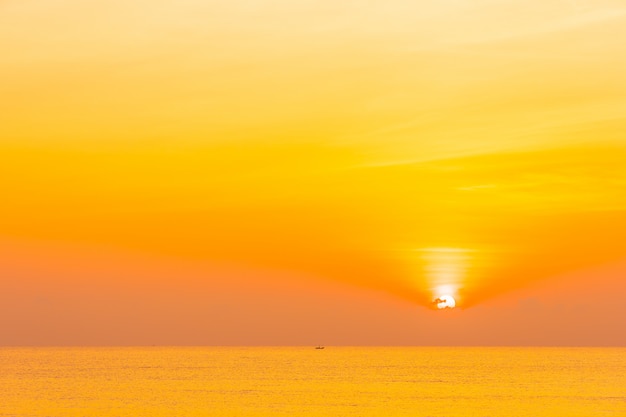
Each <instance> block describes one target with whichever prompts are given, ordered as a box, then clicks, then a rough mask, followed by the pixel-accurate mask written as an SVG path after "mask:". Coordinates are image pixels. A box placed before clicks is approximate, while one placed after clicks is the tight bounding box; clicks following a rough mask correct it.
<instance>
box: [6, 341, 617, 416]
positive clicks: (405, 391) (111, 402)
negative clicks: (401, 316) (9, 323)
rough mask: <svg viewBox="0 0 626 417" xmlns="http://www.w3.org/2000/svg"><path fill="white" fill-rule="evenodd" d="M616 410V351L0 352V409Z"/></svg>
mask: <svg viewBox="0 0 626 417" xmlns="http://www.w3.org/2000/svg"><path fill="white" fill-rule="evenodd" d="M262 415H263V416H265V415H267V416H269V415H272V416H274V415H278V416H280V415H294V416H333V417H339V416H524V417H527V416H585V417H591V416H626V349H625V348H615V349H604V348H348V347H341V348H336V347H327V348H326V349H324V350H315V349H313V347H307V348H0V416H20V417H22V416H24V417H25V416H262Z"/></svg>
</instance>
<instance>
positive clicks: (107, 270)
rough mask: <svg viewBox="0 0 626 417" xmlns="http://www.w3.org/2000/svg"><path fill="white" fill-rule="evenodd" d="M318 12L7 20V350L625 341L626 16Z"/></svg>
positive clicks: (3, 145)
mask: <svg viewBox="0 0 626 417" xmlns="http://www.w3.org/2000/svg"><path fill="white" fill-rule="evenodd" d="M335 3H336V2H330V1H316V2H308V1H303V2H288V1H284V0H276V1H263V2H261V1H246V2H243V1H235V2H228V3H224V4H217V3H207V2H204V1H197V0H183V1H179V2H176V3H174V2H166V1H161V0H157V1H150V2H148V1H143V0H140V1H135V2H132V5H130V4H129V3H128V2H125V1H121V0H120V1H118V0H113V1H107V2H90V4H89V5H87V4H85V3H84V2H81V1H78V0H47V1H44V0H20V1H17V0H9V1H4V2H2V3H0V50H2V51H3V53H2V54H1V55H0V95H1V96H2V100H0V158H1V161H2V163H1V164H0V192H1V193H2V194H1V195H2V204H0V317H2V318H1V319H0V320H1V321H0V324H1V329H2V331H1V332H0V334H1V335H0V344H9V345H11V344H18V345H19V344H153V343H155V344H174V345H176V344H317V343H328V344H332V343H337V344H557V345H558V344H583V345H595V344H598V345H606V344H621V345H623V344H626V338H625V337H626V336H623V335H625V334H626V331H623V330H626V329H625V327H626V326H625V324H626V323H625V319H624V317H626V310H625V308H624V307H622V306H621V305H622V304H623V303H622V302H621V298H623V296H624V295H626V269H625V266H624V263H623V262H624V261H625V260H626V244H624V242H623V240H624V236H626V163H625V161H626V133H625V132H626V118H625V115H626V79H625V78H624V77H623V74H624V73H626V44H625V43H624V42H623V41H622V40H623V39H625V38H626V6H624V4H623V3H622V2H620V1H610V0H600V1H594V2H591V1H583V0H580V1H569V0H568V1H560V0H548V1H541V2H539V1H530V2H529V1H518V0H510V1H506V2H501V3H498V4H494V3H492V2H489V1H486V0H484V1H483V0H479V1H472V2H469V1H459V0H449V1H442V2H437V3H436V4H429V5H423V4H416V3H415V2H409V1H403V0H393V1H387V2H373V3H370V4H368V5H363V4H359V5H357V4H349V3H345V4H343V5H337V4H335ZM448 293H449V294H451V295H454V297H455V298H456V299H457V305H458V307H459V308H457V309H454V310H451V311H435V310H433V309H432V308H431V307H432V300H433V299H435V298H437V297H439V296H441V295H444V294H448Z"/></svg>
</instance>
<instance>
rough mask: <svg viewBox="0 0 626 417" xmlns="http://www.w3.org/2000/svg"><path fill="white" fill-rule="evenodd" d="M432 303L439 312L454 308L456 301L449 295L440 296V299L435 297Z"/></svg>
mask: <svg viewBox="0 0 626 417" xmlns="http://www.w3.org/2000/svg"><path fill="white" fill-rule="evenodd" d="M433 302H434V303H435V304H436V306H437V308H438V309H439V310H443V309H444V308H454V307H456V301H455V299H454V297H452V296H451V295H442V296H441V297H437V298H436V299H435V301H433Z"/></svg>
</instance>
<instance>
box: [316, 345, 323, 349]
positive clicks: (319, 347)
mask: <svg viewBox="0 0 626 417" xmlns="http://www.w3.org/2000/svg"><path fill="white" fill-rule="evenodd" d="M315 349H324V346H322V345H319V346H315Z"/></svg>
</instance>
